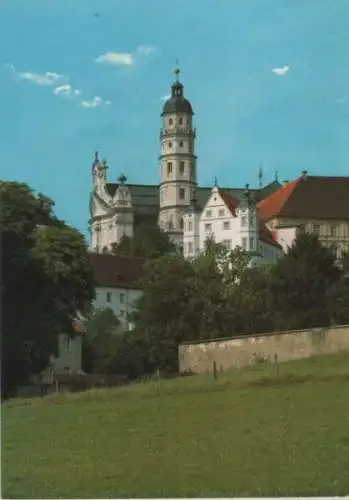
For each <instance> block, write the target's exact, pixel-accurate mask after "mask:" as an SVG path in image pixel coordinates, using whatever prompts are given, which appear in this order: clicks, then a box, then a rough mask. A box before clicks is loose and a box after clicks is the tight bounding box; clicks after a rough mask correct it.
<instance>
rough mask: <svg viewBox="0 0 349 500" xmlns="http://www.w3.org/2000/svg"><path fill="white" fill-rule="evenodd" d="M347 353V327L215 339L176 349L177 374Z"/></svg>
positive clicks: (348, 343) (183, 345)
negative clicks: (214, 364)
mask: <svg viewBox="0 0 349 500" xmlns="http://www.w3.org/2000/svg"><path fill="white" fill-rule="evenodd" d="M341 351H349V326H336V327H329V328H317V329H312V330H297V331H292V332H280V333H272V334H266V335H256V336H244V337H234V338H231V339H217V340H215V341H208V342H197V343H191V344H182V345H180V346H179V353H178V354H179V370H180V372H181V373H183V372H189V371H190V372H192V373H205V372H209V371H212V369H213V362H214V361H215V362H216V366H217V369H218V370H228V369H229V368H238V367H241V366H245V365H249V364H253V363H257V362H260V361H263V360H264V361H271V362H273V361H275V359H276V358H277V360H278V361H280V362H282V361H291V360H293V359H301V358H308V357H310V356H315V355H318V354H331V353H337V352H341Z"/></svg>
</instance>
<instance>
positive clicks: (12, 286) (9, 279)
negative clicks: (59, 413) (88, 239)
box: [0, 182, 94, 394]
mask: <svg viewBox="0 0 349 500" xmlns="http://www.w3.org/2000/svg"><path fill="white" fill-rule="evenodd" d="M53 207H54V203H53V201H52V200H51V199H49V198H47V197H46V196H44V195H42V194H35V193H34V191H33V190H32V189H30V188H29V186H27V185H26V184H23V183H17V182H1V183H0V229H1V237H2V269H3V275H2V286H1V289H2V290H1V292H2V304H3V311H4V313H3V318H2V319H3V324H2V326H3V336H2V340H3V346H2V347H3V363H2V390H3V393H4V394H6V393H8V392H9V391H11V390H13V389H14V387H15V386H16V385H17V384H19V383H22V382H25V381H26V380H28V377H29V376H30V375H34V374H37V373H39V372H41V371H42V370H43V369H44V368H45V367H46V366H47V364H48V361H49V358H50V356H51V355H52V354H54V353H55V351H56V348H57V335H58V334H59V333H65V332H66V328H68V327H69V326H70V325H71V320H72V316H73V315H75V314H76V312H77V310H80V311H81V312H83V311H84V310H85V309H87V308H88V307H89V306H90V303H91V301H92V299H93V297H94V287H93V274H92V269H91V267H90V264H89V259H88V253H87V248H86V244H85V242H84V239H83V236H82V235H81V234H80V233H79V232H78V231H76V230H75V229H73V228H71V227H69V226H67V225H66V224H65V223H64V221H61V220H59V219H58V218H57V217H56V216H55V215H54V213H53ZM70 330H71V328H70Z"/></svg>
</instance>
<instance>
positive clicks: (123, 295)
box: [90, 253, 145, 331]
mask: <svg viewBox="0 0 349 500" xmlns="http://www.w3.org/2000/svg"><path fill="white" fill-rule="evenodd" d="M90 259H91V264H92V268H93V274H94V279H95V290H96V298H95V301H94V306H95V307H96V308H98V309H105V308H107V307H109V308H110V309H111V310H112V311H113V312H114V314H115V315H116V317H117V318H118V320H119V321H120V326H121V330H124V331H125V330H130V329H131V328H132V324H131V323H130V322H129V319H128V316H129V314H130V313H131V312H132V310H133V309H134V307H135V304H136V301H137V300H138V299H139V298H140V297H141V295H142V288H141V285H140V279H141V277H142V273H143V266H144V263H145V261H144V259H141V258H136V257H122V256H120V255H108V254H105V255H104V254H96V253H91V254H90Z"/></svg>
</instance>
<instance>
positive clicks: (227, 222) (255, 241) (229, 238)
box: [183, 189, 283, 263]
mask: <svg viewBox="0 0 349 500" xmlns="http://www.w3.org/2000/svg"><path fill="white" fill-rule="evenodd" d="M242 217H245V218H246V219H247V224H246V225H245V226H243V225H242ZM197 218H198V214H194V215H192V214H187V215H186V216H185V217H184V236H183V243H184V257H186V258H187V257H193V256H194V255H195V253H197V252H196V251H195V250H196V249H199V251H203V250H204V249H205V242H206V240H207V239H208V238H212V239H213V240H214V241H215V242H216V243H221V244H223V245H224V246H225V247H226V248H227V249H229V250H233V249H234V248H236V247H237V246H241V247H242V248H244V249H245V250H247V251H252V252H254V253H258V254H259V256H258V257H254V258H253V259H252V260H253V263H256V262H257V261H264V262H270V263H273V262H276V261H277V259H278V258H280V257H281V256H282V255H283V251H282V250H281V249H280V248H277V247H276V246H274V245H269V244H268V243H265V242H264V241H261V240H260V239H259V234H258V231H259V229H258V228H259V226H258V219H257V214H256V213H255V212H252V213H250V212H249V211H248V210H247V211H246V212H244V213H243V214H242V215H240V214H239V213H238V214H237V216H236V217H235V216H233V215H232V213H231V211H230V210H229V209H228V207H227V206H226V204H225V202H224V200H223V199H222V197H221V196H220V194H219V192H218V189H213V191H212V194H211V196H210V198H209V200H208V202H207V204H206V205H205V207H204V209H203V211H202V214H201V215H200V218H199V221H198V223H197V222H196V219H197ZM251 220H253V224H252V223H251ZM190 221H191V222H192V224H191V230H189V223H190ZM197 226H198V233H197V232H196V231H195V230H197ZM196 235H198V238H197V236H196Z"/></svg>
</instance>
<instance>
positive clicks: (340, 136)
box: [0, 0, 349, 232]
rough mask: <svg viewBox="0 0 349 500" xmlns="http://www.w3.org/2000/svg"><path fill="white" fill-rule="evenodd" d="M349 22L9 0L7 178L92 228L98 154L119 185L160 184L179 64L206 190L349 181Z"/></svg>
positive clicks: (191, 5)
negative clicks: (167, 102) (165, 122)
mask: <svg viewBox="0 0 349 500" xmlns="http://www.w3.org/2000/svg"><path fill="white" fill-rule="evenodd" d="M97 13H98V14H99V16H98V17H96V16H95V14H97ZM348 19H349V1H348V0H292V1H291V0H191V1H189V0H176V1H172V2H170V1H164V0H147V1H145V0H98V1H97V0H0V90H1V116H0V151H1V167H0V178H2V179H4V180H18V181H24V182H27V183H28V184H29V185H30V186H31V187H32V188H34V189H35V190H39V191H41V192H43V193H44V194H46V195H48V196H50V197H52V198H53V199H54V200H55V202H56V212H57V214H58V215H59V216H60V217H62V218H64V219H65V220H66V221H67V222H68V223H69V224H72V225H74V226H75V227H77V228H79V229H80V230H82V231H84V232H85V230H86V228H87V220H88V198H89V193H90V190H91V162H92V159H93V154H94V151H95V150H96V149H98V150H99V151H100V152H101V156H102V157H106V158H107V160H108V162H109V166H110V168H109V178H110V180H111V181H113V180H115V179H116V178H117V177H118V176H119V174H120V173H121V172H124V173H125V174H126V176H127V178H128V182H130V183H144V184H146V183H157V182H158V164H157V157H158V154H159V127H160V113H161V107H162V104H163V101H161V98H162V97H163V96H164V95H166V94H168V93H169V90H170V85H171V83H172V81H173V74H172V70H173V68H174V66H175V61H176V58H178V59H179V64H180V67H181V80H182V82H183V83H184V85H185V93H186V96H187V97H188V98H189V99H190V101H191V102H192V105H193V108H194V111H195V124H196V127H197V133H198V138H197V154H198V179H199V183H200V184H205V185H212V183H213V179H214V177H215V176H217V178H218V182H219V184H220V185H221V186H229V187H235V186H243V185H244V184H245V183H246V182H249V183H250V184H251V185H257V182H258V179H257V175H258V168H259V165H260V164H262V166H263V170H264V180H265V183H267V182H269V181H271V180H273V178H274V172H275V170H276V169H277V170H278V171H279V177H280V179H281V180H282V179H292V178H295V177H297V176H298V175H299V174H300V172H301V170H303V169H307V170H308V171H309V173H310V174H313V175H349V166H348V165H349V86H348V81H349V37H348V34H349V23H348ZM273 70H274V71H273ZM96 97H97V99H96Z"/></svg>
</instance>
